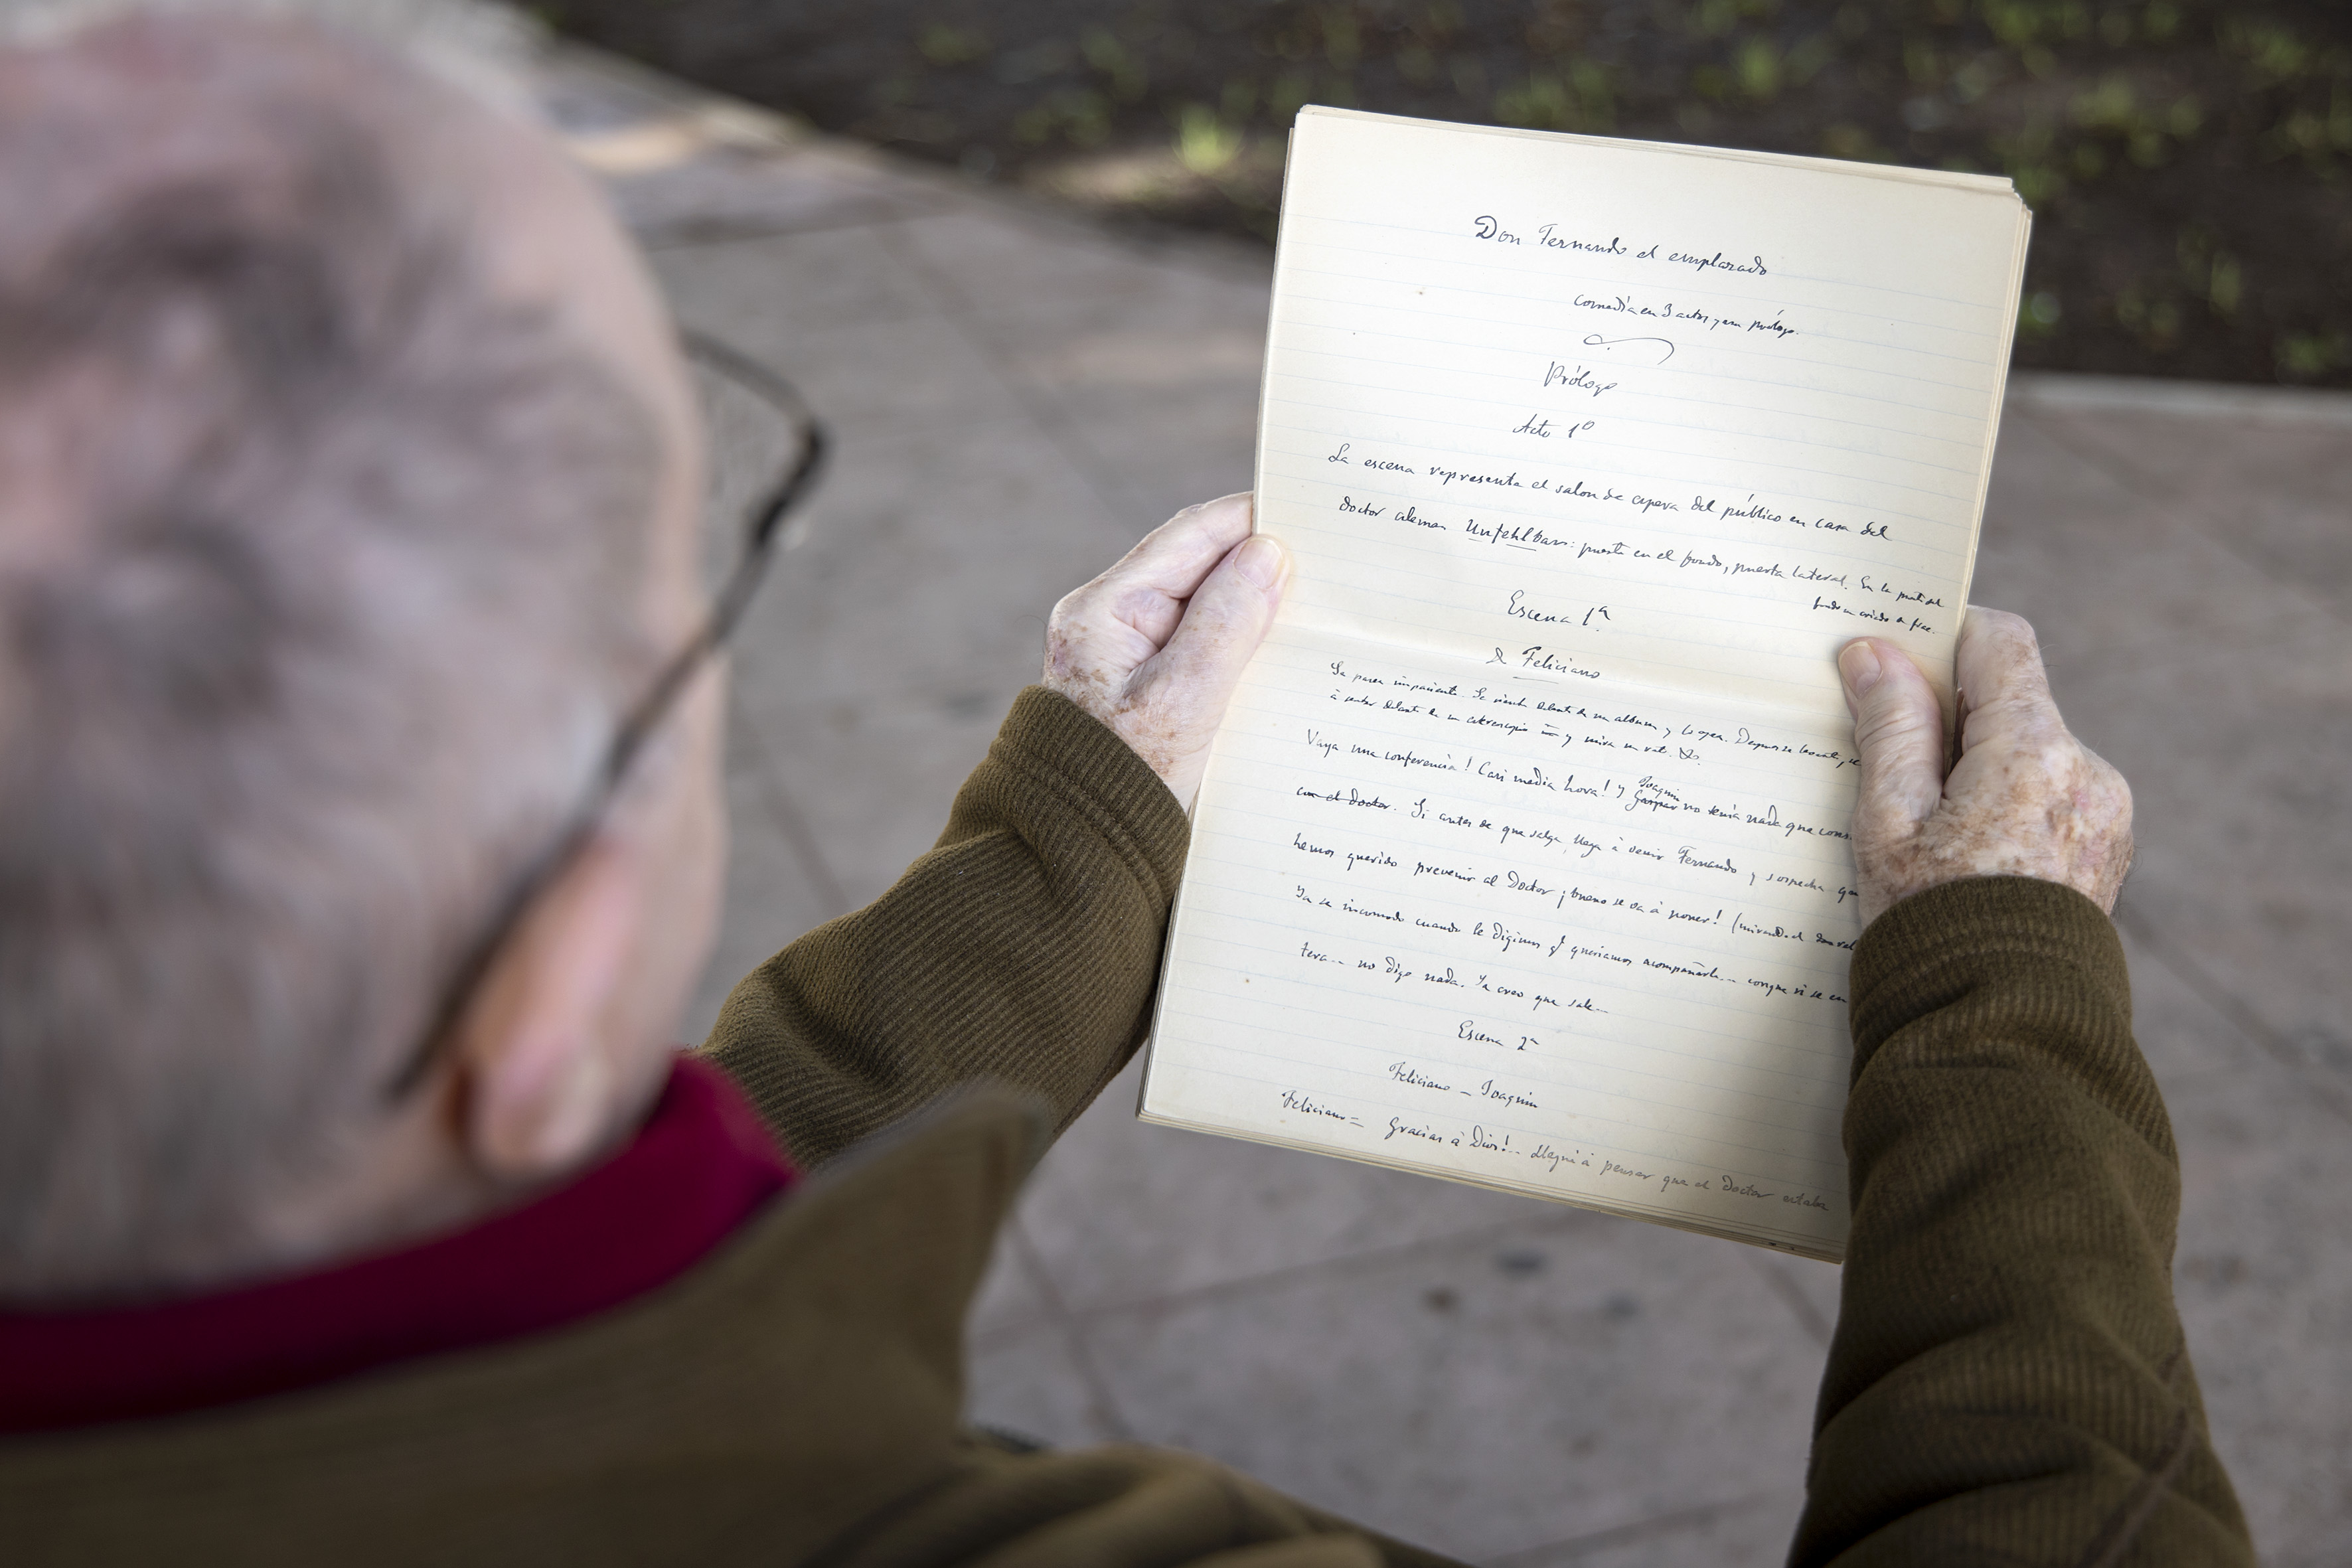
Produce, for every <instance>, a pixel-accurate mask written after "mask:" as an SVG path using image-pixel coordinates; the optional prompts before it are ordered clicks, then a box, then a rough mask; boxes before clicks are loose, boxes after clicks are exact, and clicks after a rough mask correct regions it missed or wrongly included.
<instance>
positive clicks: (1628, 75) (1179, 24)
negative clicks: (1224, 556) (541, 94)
mask: <svg viewBox="0 0 2352 1568" xmlns="http://www.w3.org/2000/svg"><path fill="white" fill-rule="evenodd" d="M542 10H543V12H544V13H545V14H546V15H547V16H549V17H550V18H551V20H553V21H554V22H555V23H556V24H557V25H558V26H561V27H563V28H566V29H568V30H570V31H572V32H573V33H575V34H577V35H578V36H580V37H584V38H586V39H588V40H590V41H593V42H595V43H598V44H602V45H604V47H609V48H613V49H616V50H619V51H621V52H623V53H625V54H629V55H633V56H635V57H637V58H640V59H644V60H646V61H648V62H650V63H652V64H655V65H657V66H660V67H662V68H666V69H667V70H670V71H672V72H675V73H677V74H678V75H680V76H684V77H686V78H688V79H692V80H696V81H699V82H703V83H706V84H708V85H709V86H711V87H714V88H718V89H722V90H724V91H728V92H731V93H734V94H737V95H738V96H740V97H744V98H748V99H751V100H755V101H758V102H761V103H765V104H769V105H772V106H774V107H777V108H781V109H784V110H790V111H792V112H793V113H795V114H798V115H800V116H802V117H803V118H805V119H807V120H808V121H813V122H814V123H815V124H816V125H818V126H820V127H823V128H824V129H825V130H828V131H833V132H841V133H843V134H845V135H849V136H855V137H862V138H865V139H866V140H869V141H873V142H879V143H883V144H886V145H888V146H891V147H894V148H897V149H898V150H899V151H902V152H905V153H912V154H915V155H917V156H919V157H924V158H929V159H933V160H937V161H939V162H941V163H951V164H956V165H960V166H961V167H962V168H963V169H964V170H966V171H967V172H968V173H970V174H973V175H975V176H976V177H982V178H986V179H992V180H999V181H1004V182H1008V183H1012V184H1020V185H1023V186H1026V187H1030V188H1033V189H1037V190H1042V191H1045V192H1049V193H1053V194H1055V195H1059V196H1061V197H1063V198H1066V199H1068V200H1071V201H1076V202H1083V203H1087V204H1090V205H1096V206H1098V207H1102V208H1106V209H1109V210H1112V211H1115V212H1118V213H1121V214H1126V215H1130V216H1134V217H1136V218H1138V219H1139V220H1142V221H1150V222H1158V223H1174V224H1181V225H1187V226H1194V227H1202V228H1211V229H1219V230H1224V231H1228V232H1233V233H1238V234H1244V235H1251V236H1255V237H1260V238H1269V239H1270V238H1271V237H1272V236H1273V231H1274V223H1275V211H1276V197H1277V195H1278V193H1279V190H1280V185H1281V177H1282V146H1283V132H1284V130H1285V128H1286V126H1287V125H1288V123H1289V121H1290V118H1291V115H1292V113H1293V111H1294V110H1296V109H1297V106H1298V105H1299V104H1301V103H1303V102H1319V103H1335V104H1352V105H1356V106H1359V107H1362V108H1366V109H1377V110H1388V111H1391V112H1395V113H1402V114H1417V115H1424V116H1428V117H1431V118H1434V119H1444V120H1465V121H1489V122H1499V123H1503V124H1513V125H1536V126H1547V127H1553V128H1557V129H1560V130H1570V131H1587V132H1604V133H1608V134H1612V135H1622V136H1639V137H1649V138H1654V139H1659V140H1664V141H1674V142H1710V143H1715V144H1719V145H1726V146H1739V147H1759V148H1768V149H1772V150H1775V151H1781V152H1792V153H1826V154H1829V155H1831V156H1834V157H1840V158H1860V159H1874V160H1879V161H1884V162H1895V163H1916V164H1927V165H1941V166H1945V167H1950V168H1963V169H1978V170H1988V171H1994V172H1999V173H2003V174H2008V175H2009V176H2010V177H2011V179H2013V180H2015V181H2016V182H2017V185H2018V189H2019V190H2020V191H2021V193H2022V194H2023V195H2024V196H2025V198H2026V199H2027V200H2028V201H2029V202H2031V203H2032V205H2033V208H2034V211H2035V214H2036V216H2037V221H2036V223H2035V231H2034V237H2033V254H2032V263H2031V266H2030V268H2029V272H2028V281H2027V285H2026V293H2027V300H2026V305H2025V309H2024V311H2023V313H2022V318H2021V327H2020V331H2019V342H2018V361H2019V363H2021V364H2027V365H2038V366H2044V367H2049V368H2054V369H2064V370H2079V371H2099V372H2107V373H2114V374H2142V375H2171V376H2193V377H2200V378H2204V379H2208V380H2216V381H2242V382H2270V381H2284V382H2291V383H2297V384H2319V385H2335V386H2352V4H2346V3H2344V0H2266V3H2264V0H2257V3H2252V4H2232V3H2221V0H2155V3H2152V4H2150V3H2137V0H2136V3H2130V4H2120V3H2097V0H1880V3H1877V4H1867V5H1866V4H1861V3H1859V0H1846V3H1843V4H1837V3H1832V0H1487V3H1483V4H1482V3H1480V0H1191V3H1190V4H1183V5H1178V4H1171V3H1165V0H798V3H780V0H549V3H548V4H546V5H543V6H542Z"/></svg>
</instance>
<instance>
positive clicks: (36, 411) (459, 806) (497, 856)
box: [0, 34, 662, 1297]
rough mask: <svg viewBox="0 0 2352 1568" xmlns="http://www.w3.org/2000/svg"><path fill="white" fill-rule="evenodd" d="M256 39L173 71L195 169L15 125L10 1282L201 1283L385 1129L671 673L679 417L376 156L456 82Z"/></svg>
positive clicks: (172, 89)
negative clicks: (470, 963) (191, 121)
mask: <svg viewBox="0 0 2352 1568" xmlns="http://www.w3.org/2000/svg"><path fill="white" fill-rule="evenodd" d="M261 41H262V42H264V43H267V42H268V38H267V37H264V38H263V39H262V40H261ZM255 43H256V40H255V37H251V36H247V37H237V36H235V35H234V34H232V35H231V36H230V37H226V39H224V40H222V41H221V43H220V46H219V47H220V49H221V50H222V55H221V58H219V60H218V61H216V62H215V63H217V64H218V65H219V66H220V68H221V69H222V70H223V71H224V72H227V71H229V70H231V69H233V70H234V73H235V75H236V78H237V82H236V91H235V92H234V93H217V92H216V93H213V94H211V95H210V96H209V97H208V96H207V95H206V93H205V89H204V86H203V83H202V80H201V78H200V79H198V80H197V81H196V82H194V84H189V83H181V82H175V83H173V84H172V85H170V86H168V87H164V88H161V89H157V90H160V91H163V92H165V93H177V94H180V95H181V102H180V104H179V105H178V106H177V107H178V108H180V109H183V110H185V112H186V113H187V114H189V115H191V116H194V117H195V118H196V119H198V120H200V121H201V120H205V119H206V118H207V117H209V118H210V119H211V120H212V121H218V122H221V123H224V124H226V126H227V130H226V132H224V133H223V134H222V135H221V137H220V138H219V142H220V144H221V146H222V147H223V148H224V149H226V151H225V152H224V153H222V155H221V156H220V157H219V158H217V159H215V160H213V161H212V162H211V163H209V164H207V163H206V160H205V158H202V157H193V158H192V157H189V156H178V157H176V158H175V159H173V160H169V161H166V162H168V163H169V166H168V167H162V168H159V169H157V170H155V171H153V172H150V173H140V172H138V171H140V170H141V169H142V161H141V160H140V159H139V158H138V157H136V156H132V155H121V149H119V148H117V149H114V152H113V153H112V154H110V153H108V152H107V149H106V145H105V144H106V142H107V139H108V138H110V137H115V138H119V137H121V136H125V135H137V134H140V133H141V130H140V127H139V126H138V125H137V124H117V123H115V121H114V120H113V119H112V117H111V116H110V114H108V113H103V112H99V113H89V114H80V115H77V114H76V113H75V112H74V111H73V110H71V108H70V107H69V106H67V105H64V104H63V103H62V102H61V101H60V102H53V103H50V104H47V106H41V105H35V106H32V107H29V108H28V107H26V106H25V105H24V104H22V103H19V104H18V105H17V106H16V107H14V108H12V107H11V106H10V105H8V104H7V103H5V101H0V1294H5V1295H16V1296H28V1295H30V1296H42V1297H62V1296H71V1295H73V1294H75V1293H77V1292H82V1291H88V1290H90V1289H100V1288H111V1287H113V1286H115V1285H117V1284H119V1283H120V1282H121V1280H123V1279H145V1280H148V1281H150V1282H163V1281H170V1280H173V1279H184V1278H194V1277H200V1276H201V1275H202V1273H203V1272H204V1271H205V1269H206V1268H209V1267H213V1266H215V1265H214V1264H212V1263H211V1262H210V1261H208V1260H211V1259H215V1258H218V1257H220V1256H222V1255H223V1254H225V1253H229V1252H235V1251H236V1250H239V1249H242V1248H246V1247H250V1246H251V1245H253V1238H252V1237H249V1236H248V1235H247V1234H246V1227H247V1226H248V1225H249V1223H250V1221H249V1216H250V1215H251V1214H252V1213H253V1212H254V1209H255V1206H256V1200H257V1196H258V1195H259V1194H263V1193H267V1192H272V1191H283V1190H285V1189H286V1188H287V1187H288V1185H289V1184H299V1183H301V1182H303V1181H305V1180H306V1179H310V1178H314V1177H315V1176H317V1175H318V1174H319V1173H321V1172H323V1171H325V1170H328V1169H330V1168H331V1167H333V1166H334V1165H335V1164H337V1163H339V1157H340V1156H341V1154H343V1153H345V1152H348V1151H350V1150H351V1149H352V1148H353V1147H355V1146H356V1141H358V1140H360V1139H362V1138H363V1137H364V1136H365V1135H366V1134H367V1132H368V1131H370V1130H371V1128H373V1127H374V1126H377V1125H380V1124H381V1119H382V1117H383V1100H382V1095H383V1082H384V1075H385V1074H386V1073H388V1072H389V1071H391V1070H392V1068H393V1067H394V1065H395V1060H396V1058H398V1057H400V1056H401V1055H402V1054H403V1052H404V1048H405V1047H409V1046H411V1045H413V1044H414V1043H415V1035H416V1034H417V1032H418V1031H420V1030H422V1029H423V1028H424V1027H425V1022H426V1019H425V1015H426V1013H427V1012H428V1011H429V1009H430V1006H431V999H432V993H433V991H434V989H435V987H436V984H438V983H439V981H440V979H441V977H443V976H444V975H445V974H446V973H447V972H448V970H449V969H450V967H451V966H452V965H453V964H454V963H456V962H457V956H458V954H459V952H460V950H461V949H462V948H463V947H464V946H465V945H466V943H467V942H468V940H469V939H470V938H471V937H472V936H473V935H474V934H475V929H474V928H475V927H476V926H477V925H478V922H480V921H483V920H484V919H486V918H487V917H488V911H489V909H490V907H491V905H492V904H493V903H494V902H495V901H496V900H497V898H498V895H499V889H500V888H501V886H502V884H503V883H504V882H505V880H506V879H508V878H509V877H511V876H512V875H514V874H515V872H516V870H517V868H519V867H520V864H521V863H522V862H523V861H524V860H526V859H527V858H529V857H530V855H531V854H532V853H533V852H534V851H536V850H537V849H538V848H539V847H541V842H542V840H543V838H544V837H545V836H546V835H547V834H549V833H550V832H551V831H552V830H554V828H555V827H556V826H558V825H559V823H560V822H561V820H562V816H563V815H564V813H565V811H566V808H567V807H568V806H569V805H570V804H571V803H572V800H573V799H574V798H575V796H576V795H578V794H579V792H580V791H582V790H583V788H584V787H585V784H586V782H587V780H588V779H589V777H590V776H591V775H592V773H593V769H594V767H595V765H596V762H597V759H598V755H599V752H600V750H601V748H602V746H603V745H604V742H605V741H606V739H607V738H608V737H609V735H610V732H611V731H612V728H613V726H614V722H615V721H616V716H617V714H618V712H619V710H621V708H622V707H624V706H625V703H626V701H627V700H628V698H629V697H630V696H631V695H632V694H633V692H634V688H635V683H636V682H637V681H638V680H640V679H643V678H644V676H645V674H646V670H647V668H648V667H649V665H650V663H651V659H652V656H653V654H654V652H655V651H656V650H652V649H649V648H648V647H646V646H645V634H644V631H643V623H642V620H641V616H640V614H639V612H638V608H637V606H638V605H639V604H640V603H641V600H640V598H639V597H638V584H639V583H640V582H641V580H642V573H643V570H644V566H645V560H646V546H647V540H648V535H649V530H650V527H651V523H652V519H653V516H654V512H655V508H656V490H657V486H658V482H659V474H660V470H661V458H662V453H661V450H660V437H659V434H658V428H657V426H656V422H655V420H654V418H653V416H652V415H651V413H650V411H649V409H648V408H647V407H646V405H645V404H643V403H642V402H641V401H640V400H639V399H638V398H637V397H636V396H635V395H634V394H633V392H632V391H631V389H630V388H629V387H628V386H627V385H626V384H625V383H624V382H623V381H622V380H621V379H620V377H619V376H618V375H617V374H616V373H615V372H614V371H613V370H611V369H609V368H608V367H607V366H606V365H605V363H604V362H603V360H601V359H600V358H599V357H598V356H597V355H596V354H595V353H593V352H592V351H591V350H590V349H589V348H588V347H587V346H586V345H584V344H583V343H581V342H575V341H574V339H573V336H572V331H571V330H570V329H568V328H566V327H564V326H562V324H561V323H560V322H559V321H558V320H557V319H556V317H555V315H554V313H553V312H552V311H551V310H543V309H539V308H534V307H533V306H531V305H529V304H526V303H521V302H518V301H516V300H513V299H511V298H507V297H502V296H500V295H499V294H498V293H496V292H495V291H494V290H493V289H491V288H490V287H489V286H488V284H487V283H486V282H485V280H484V277H483V273H482V269H481V268H480V267H479V266H478V263H477V260H476V258H475V256H474V254H473V251H472V248H471V247H470V246H469V244H468V240H467V234H466V233H465V232H463V230H464V228H465V226H466V225H465V224H464V223H462V222H456V221H453V220H452V218H451V216H450V209H449V207H448V205H447V204H446V202H442V201H437V200H436V199H435V198H434V197H433V195H432V193H430V192H429V191H425V190H421V189H420V188H419V186H420V184H423V183H424V182H420V181H419V180H418V179H417V178H415V175H414V174H413V173H409V172H404V171H403V169H402V168H401V167H400V165H399V161H398V160H397V159H396V158H394V156H392V155H391V154H390V153H388V151H387V140H386V134H385V125H386V121H385V120H384V118H383V115H382V114H380V113H379V112H377V111H378V110H383V108H384V107H385V106H386V105H391V106H393V107H394V108H396V107H397V106H398V105H399V104H400V103H401V102H402V101H404V95H406V97H407V98H408V99H411V100H413V98H414V95H415V93H418V92H423V93H425V94H426V96H427V106H428V110H429V104H430V99H431V94H432V93H434V92H437V91H439V90H440V89H431V88H428V87H427V86H426V85H425V83H423V82H421V81H416V80H410V79H404V72H402V71H400V70H398V69H397V68H388V66H389V62H388V61H383V62H374V63H373V67H372V68H371V70H373V74H374V75H376V76H381V77H384V78H388V79H391V80H390V85H389V86H388V87H386V88H385V89H384V90H383V92H382V93H380V94H378V95H377V101H376V102H375V103H374V104H373V106H371V104H370V103H369V101H368V98H369V95H368V93H366V92H364V91H359V92H354V93H351V94H344V95H334V100H333V101H328V100H325V99H322V97H321V95H320V93H318V92H317V91H316V90H315V89H313V88H310V87H306V85H305V84H304V83H303V82H302V80H301V79H299V78H300V73H299V71H295V70H292V69H290V68H289V70H288V71H286V72H284V73H282V74H281V73H274V72H273V70H272V68H271V67H270V62H269V60H268V58H267V57H268V50H267V49H263V50H261V51H260V57H259V58H257V56H256V54H255ZM232 56H234V58H233V59H232V58H231V57H232ZM370 74H371V72H370V71H367V70H362V71H356V72H354V73H353V75H354V79H355V80H358V79H365V78H368V77H369V76H370ZM20 96H21V95H20ZM172 111H173V106H168V105H167V106H165V107H164V108H163V109H161V110H154V111H153V112H154V113H158V114H167V113H169V112H172ZM134 118H135V117H134ZM150 129H151V130H152V127H151V128H150ZM257 150H259V151H257ZM84 153H95V154H96V155H94V156H91V157H89V158H87V159H84V160H83V161H84V162H87V163H93V164H103V163H108V161H109V158H110V156H111V158H112V163H113V165H114V167H115V169H116V171H117V174H121V172H122V171H125V170H128V171H131V173H130V174H125V175H123V176H122V177H120V178H115V177H112V176H110V177H109V178H108V180H107V181H106V182H104V183H105V184H106V188H105V189H104V190H103V192H102V195H100V197H96V198H91V199H89V200H86V201H81V202H80V203H79V206H78V210H77V211H76V212H75V213H74V214H73V215H72V216H70V217H69V218H68V220H66V221H64V222H63V223H62V224H59V223H58V222H54V221H53V222H51V223H50V224H49V225H48V227H49V230H50V232H47V233H42V232H40V229H41V224H40V222H39V221H37V220H38V219H39V218H40V216H42V215H43V213H45V212H47V211H48V210H53V209H54V208H55V207H57V206H58V205H65V204H58V203H46V202H42V201H40V200H39V198H40V197H41V196H42V195H44V193H53V192H54V190H55V189H57V188H58V187H57V185H56V182H58V181H60V180H64V179H68V178H69V177H70V176H71V173H72V167H71V166H72V164H73V163H74V162H75V161H76V160H77V159H79V158H82V157H83V154H84ZM60 160H62V161H63V162H62V163H60ZM12 189H13V191H14V193H15V195H13V196H12V195H11V192H12ZM27 193H30V194H31V198H30V199H29V200H28V197H27V195H26V194H27ZM12 204H13V205H12ZM27 216H31V217H32V218H34V219H35V220H36V221H33V222H31V223H30V224H29V225H28V224H26V222H23V221H20V220H22V219H25V218H26V217H27Z"/></svg>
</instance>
